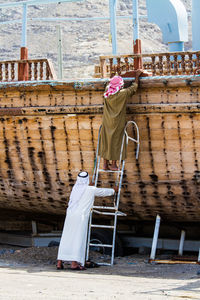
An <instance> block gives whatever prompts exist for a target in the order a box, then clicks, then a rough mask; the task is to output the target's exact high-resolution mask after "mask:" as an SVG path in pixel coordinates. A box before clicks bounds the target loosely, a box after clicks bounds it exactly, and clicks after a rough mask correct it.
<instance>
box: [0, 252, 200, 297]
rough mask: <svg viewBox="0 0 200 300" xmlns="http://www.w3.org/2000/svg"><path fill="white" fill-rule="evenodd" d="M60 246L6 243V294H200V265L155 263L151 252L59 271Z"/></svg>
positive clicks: (2, 266) (0, 264)
mask: <svg viewBox="0 0 200 300" xmlns="http://www.w3.org/2000/svg"><path fill="white" fill-rule="evenodd" d="M57 250H58V248H57V247H46V248H45V247H44V248H36V247H35V248H24V249H23V248H16V247H7V246H0V299H2V300H7V299H9V300H11V299H12V300H18V299H20V300H23V299H26V300H27V299H59V300H60V299H70V300H71V299H103V300H104V299H105V300H110V299H120V300H121V299H127V298H128V299H136V300H137V299H142V300H146V299H148V300H151V299H158V300H162V299H170V300H171V299H172V300H173V299H179V300H180V299H200V296H199V295H200V266H199V265H196V264H195V265H193V264H176V265H164V264H156V263H153V264H149V263H148V256H147V255H138V254H134V255H130V256H125V257H118V258H116V259H115V264H114V266H113V267H109V266H101V267H99V268H95V269H87V270H85V271H71V270H70V266H69V264H65V269H64V270H63V271H58V270H56V268H55V264H56V256H57ZM105 258H106V259H108V256H107V257H104V256H102V255H100V256H99V255H98V254H96V253H93V254H92V259H93V260H98V261H99V260H100V261H103V260H104V259H105Z"/></svg>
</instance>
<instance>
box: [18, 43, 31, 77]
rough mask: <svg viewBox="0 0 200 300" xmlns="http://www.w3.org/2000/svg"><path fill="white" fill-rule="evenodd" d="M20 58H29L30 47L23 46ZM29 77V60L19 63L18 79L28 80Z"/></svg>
mask: <svg viewBox="0 0 200 300" xmlns="http://www.w3.org/2000/svg"><path fill="white" fill-rule="evenodd" d="M20 59H21V60H27V59H28V48H26V47H21V50H20ZM28 79H29V65H28V62H24V63H22V62H20V63H19V64H18V81H26V80H28Z"/></svg>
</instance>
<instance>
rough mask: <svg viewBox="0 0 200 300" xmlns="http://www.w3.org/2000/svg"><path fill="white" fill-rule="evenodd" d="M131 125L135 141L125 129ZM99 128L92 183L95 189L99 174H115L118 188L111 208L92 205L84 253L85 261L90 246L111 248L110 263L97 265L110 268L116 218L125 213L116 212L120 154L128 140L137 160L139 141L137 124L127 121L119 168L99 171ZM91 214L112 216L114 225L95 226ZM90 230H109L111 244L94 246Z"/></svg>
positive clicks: (123, 164)
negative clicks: (110, 231) (134, 148)
mask: <svg viewBox="0 0 200 300" xmlns="http://www.w3.org/2000/svg"><path fill="white" fill-rule="evenodd" d="M130 124H132V126H133V128H135V129H136V139H134V138H131V137H130V136H129V135H128V133H127V129H128V127H129V125H130ZM101 128H102V125H101V126H100V128H99V134H98V144H97V150H96V158H95V166H94V172H93V177H92V182H93V183H94V185H95V187H96V186H97V182H98V177H99V172H105V173H117V178H116V181H115V185H116V186H118V192H117V193H115V195H114V201H113V206H95V205H93V207H92V209H91V212H90V217H89V224H88V238H87V252H86V260H88V259H89V249H90V246H93V247H102V248H104V247H105V248H111V249H112V252H111V262H110V263H106V262H105V263H98V264H99V265H107V266H112V265H113V263H114V253H115V238H116V227H117V217H118V216H126V214H125V213H123V212H120V211H119V210H118V208H119V201H120V193H121V186H122V180H123V174H124V167H125V160H122V154H123V149H124V143H126V146H128V142H129V140H131V141H133V142H134V143H136V144H137V149H136V159H138V154H139V146H140V141H139V129H138V126H137V124H136V123H135V122H134V121H129V122H127V124H126V126H125V128H124V134H123V138H122V145H121V151H120V158H119V166H118V171H111V170H106V171H105V170H103V169H100V168H99V167H100V160H101V157H100V156H99V140H100V133H101ZM93 213H96V214H99V215H107V216H112V217H114V224H113V226H111V225H96V224H93V223H92V215H93ZM92 228H105V229H111V230H112V231H113V238H112V244H110V245H108V244H95V243H91V241H90V240H91V229H92Z"/></svg>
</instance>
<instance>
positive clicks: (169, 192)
mask: <svg viewBox="0 0 200 300" xmlns="http://www.w3.org/2000/svg"><path fill="white" fill-rule="evenodd" d="M161 129H162V133H163V134H162V135H163V145H164V147H163V154H164V159H165V166H166V177H167V183H166V187H167V195H166V196H165V199H166V200H167V201H168V205H169V206H171V209H172V210H174V212H177V206H176V205H174V204H173V203H174V200H175V198H176V197H175V195H174V193H173V191H172V187H171V184H170V171H169V164H168V159H167V151H166V148H167V144H166V135H165V117H164V116H163V115H162V122H161Z"/></svg>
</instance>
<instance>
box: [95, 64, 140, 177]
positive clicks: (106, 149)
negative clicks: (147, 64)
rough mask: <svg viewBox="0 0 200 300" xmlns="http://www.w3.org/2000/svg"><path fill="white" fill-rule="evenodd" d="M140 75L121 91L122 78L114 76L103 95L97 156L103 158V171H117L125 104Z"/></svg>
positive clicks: (124, 119) (124, 123) (124, 153)
mask: <svg viewBox="0 0 200 300" xmlns="http://www.w3.org/2000/svg"><path fill="white" fill-rule="evenodd" d="M141 73H142V71H141V70H138V71H137V72H136V77H135V82H134V83H133V84H132V85H131V86H130V87H128V88H126V89H123V84H124V82H123V79H122V77H120V76H114V77H113V78H112V79H111V80H110V83H109V85H108V88H107V91H106V92H105V93H104V99H105V100H104V111H103V120H102V129H101V135H100V144H99V155H100V156H101V157H103V158H104V166H103V169H104V170H112V171H117V170H118V167H117V164H116V161H117V160H118V159H119V157H120V151H121V145H122V137H123V134H124V128H125V125H126V102H127V100H128V99H129V98H130V97H131V96H132V95H133V94H135V92H136V91H137V88H138V78H139V76H140V75H141ZM125 158H126V149H125V148H124V151H123V154H122V159H123V160H124V159H125ZM109 160H112V164H111V165H109Z"/></svg>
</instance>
